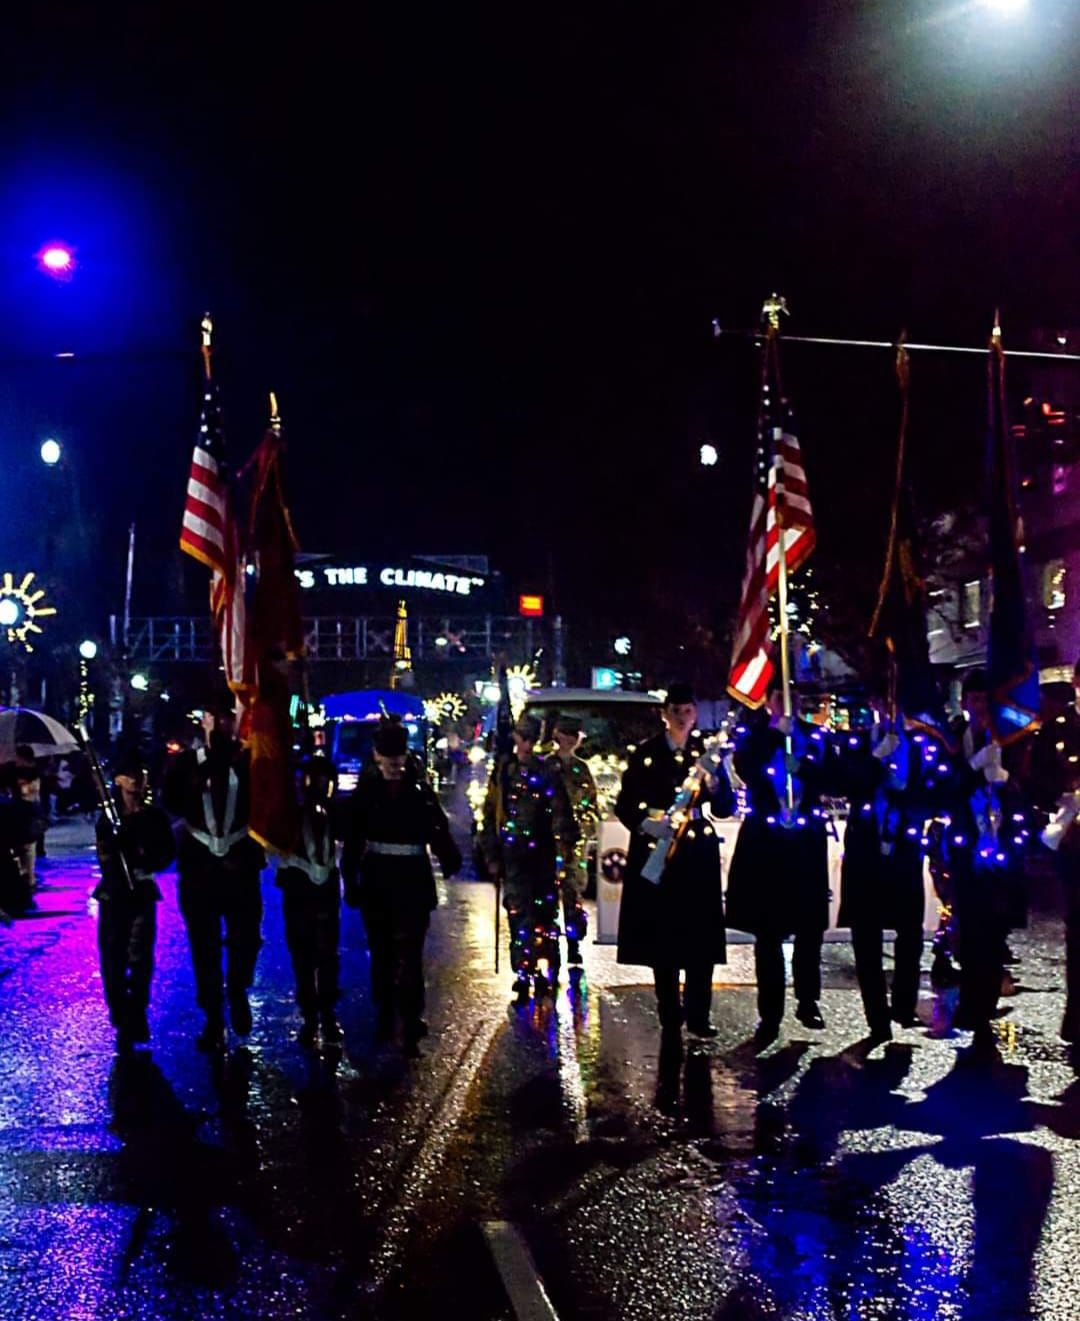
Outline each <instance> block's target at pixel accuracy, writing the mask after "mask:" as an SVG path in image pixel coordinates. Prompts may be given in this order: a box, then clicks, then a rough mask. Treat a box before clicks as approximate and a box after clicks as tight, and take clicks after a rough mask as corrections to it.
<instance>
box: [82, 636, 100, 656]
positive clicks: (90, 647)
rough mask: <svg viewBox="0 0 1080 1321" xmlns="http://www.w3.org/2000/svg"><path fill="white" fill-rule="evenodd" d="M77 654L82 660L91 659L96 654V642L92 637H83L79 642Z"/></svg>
mask: <svg viewBox="0 0 1080 1321" xmlns="http://www.w3.org/2000/svg"><path fill="white" fill-rule="evenodd" d="M79 655H80V656H81V657H82V658H83V660H88V661H89V660H93V659H94V657H95V656H96V655H97V643H96V642H95V641H94V639H93V638H83V640H82V641H81V642H80V643H79Z"/></svg>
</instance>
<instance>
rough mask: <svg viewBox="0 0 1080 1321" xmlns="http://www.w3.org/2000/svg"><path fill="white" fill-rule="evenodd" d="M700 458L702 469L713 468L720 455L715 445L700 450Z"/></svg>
mask: <svg viewBox="0 0 1080 1321" xmlns="http://www.w3.org/2000/svg"><path fill="white" fill-rule="evenodd" d="M698 457H699V458H700V459H701V464H702V467H704V468H712V467H714V466H715V464H716V461H717V459H719V457H720V454H719V452H718V450H717V448H716V446H715V445H702V447H701V449H700V450H698Z"/></svg>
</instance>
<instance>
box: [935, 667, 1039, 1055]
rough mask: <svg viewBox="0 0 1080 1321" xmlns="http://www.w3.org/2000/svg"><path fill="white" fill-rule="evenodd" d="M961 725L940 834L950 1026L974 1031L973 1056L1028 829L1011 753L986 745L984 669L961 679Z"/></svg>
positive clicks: (1001, 956) (995, 980)
mask: <svg viewBox="0 0 1080 1321" xmlns="http://www.w3.org/2000/svg"><path fill="white" fill-rule="evenodd" d="M963 704H964V713H965V716H966V723H965V724H964V725H962V726H961V727H960V729H959V730H958V731H957V733H958V743H959V747H958V751H957V753H956V755H955V756H954V757H953V758H952V760H951V776H950V781H949V787H948V790H947V793H948V798H947V804H948V813H949V822H950V824H949V827H948V829H947V830H946V832H945V846H946V849H947V850H948V864H949V870H950V872H951V874H952V880H953V885H954V887H955V895H956V900H955V912H954V923H955V932H956V953H957V956H958V958H959V960H960V999H959V1003H958V1004H957V1007H956V1013H955V1014H954V1015H953V1026H954V1027H957V1028H964V1029H968V1030H970V1031H972V1032H974V1034H975V1035H974V1042H973V1045H974V1047H975V1049H976V1050H977V1051H980V1052H988V1051H992V1050H993V1049H994V1035H993V1030H992V1026H991V1020H992V1019H993V1018H994V1017H995V1015H996V1011H997V1003H998V996H999V994H1000V993H1001V986H1002V976H1003V973H1004V970H1005V955H1006V941H1007V939H1008V934H1009V927H1010V924H1011V922H1012V915H1013V911H1014V909H1015V906H1016V899H1015V896H1016V892H1017V890H1018V889H1019V888H1022V885H1023V868H1024V856H1025V854H1026V851H1027V837H1028V832H1027V831H1026V829H1025V828H1024V826H1025V819H1026V818H1025V809H1024V801H1023V798H1022V795H1021V793H1020V789H1019V785H1018V782H1017V780H1016V779H1014V778H1013V776H1012V772H1011V770H1010V769H1009V765H1007V764H1006V763H1009V762H1011V760H1012V756H1011V754H1012V750H1011V749H1008V748H1006V749H1003V748H1002V747H1001V746H1000V745H999V744H997V743H995V742H994V740H993V736H992V732H991V728H990V698H989V691H988V686H987V676H986V672H985V671H984V670H971V671H970V672H969V673H968V674H967V675H966V676H965V678H964V684H963Z"/></svg>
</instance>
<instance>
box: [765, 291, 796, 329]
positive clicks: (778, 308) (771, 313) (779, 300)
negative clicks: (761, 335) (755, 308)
mask: <svg viewBox="0 0 1080 1321" xmlns="http://www.w3.org/2000/svg"><path fill="white" fill-rule="evenodd" d="M790 315H791V314H790V312H789V311H788V305H787V299H786V298H784V297H783V296H782V295H781V294H777V293H773V294H770V295H769V297H768V298H766V299H765V301H764V303H762V305H761V321H762V324H763V325H764V326H765V328H766V329H767V330H773V331H776V330H779V329H780V317H781V316H790Z"/></svg>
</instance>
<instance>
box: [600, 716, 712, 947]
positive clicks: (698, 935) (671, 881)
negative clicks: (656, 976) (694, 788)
mask: <svg viewBox="0 0 1080 1321" xmlns="http://www.w3.org/2000/svg"><path fill="white" fill-rule="evenodd" d="M700 756H701V737H700V735H698V734H696V733H695V734H693V735H691V737H690V739H689V740H688V742H687V747H686V751H685V752H678V753H676V752H673V751H672V749H671V747H670V745H669V744H668V741H667V736H666V735H664V734H659V735H657V736H656V737H655V738H651V739H649V740H648V741H647V742H646V743H643V744H642V745H641V747H640V748H638V750H637V751H636V752H635V753H634V754H633V755H632V756H631V758H630V763H629V765H628V766H627V768H626V773H625V774H624V775H623V780H622V787H621V788H620V790H619V796H618V798H617V799H616V802H615V815H616V816H617V817H618V818H619V820H620V821H621V822H622V823H623V825H624V826H625V827H626V828H627V830H629V831H630V852H629V855H628V858H627V866H626V872H625V876H624V880H623V893H622V904H621V906H620V909H619V949H618V959H619V962H620V963H634V964H642V965H645V966H648V967H653V968H657V967H678V968H686V967H688V966H691V965H699V964H703V963H723V962H724V961H725V959H726V958H727V938H726V933H725V930H724V900H723V889H722V883H721V875H720V848H719V842H718V840H717V837H716V833H715V831H713V830H712V828H711V827H709V826H708V823H707V822H705V821H704V820H701V819H699V820H696V821H694V822H693V823H692V824H691V826H690V828H689V830H688V831H687V833H686V835H685V836H684V837H683V840H682V842H681V844H680V845H679V849H678V851H677V852H676V854H675V857H674V858H673V859H672V860H671V862H670V863H669V864H668V866H667V867H666V868H665V870H664V874H663V876H662V877H661V878H660V884H659V885H653V884H652V882H651V881H647V880H644V879H643V878H642V875H641V869H642V867H643V866H644V865H645V861H646V859H647V858H648V856H649V853H650V848H649V843H650V840H649V837H648V836H646V835H643V834H641V833H640V830H639V827H640V826H641V823H642V821H643V820H644V819H645V817H646V816H647V815H648V814H649V811H650V809H659V810H660V811H665V812H666V811H667V809H668V808H669V807H670V806H671V804H672V802H673V800H674V798H675V795H676V793H677V792H678V790H679V787H680V785H681V784H682V783H683V781H684V780H685V779H686V776H687V774H688V772H689V771H690V770H691V769H692V767H693V766H694V764H695V763H696V762H697V760H698V758H699V757H700ZM704 801H706V802H708V803H709V805H710V808H711V810H712V812H713V814H714V815H715V816H722V817H723V816H730V815H731V814H732V812H733V811H734V806H735V805H734V795H733V794H732V792H731V787H730V785H729V784H728V782H727V780H726V778H725V777H724V776H723V775H721V776H720V778H719V781H718V784H717V789H716V792H715V793H714V794H711V795H708V796H707V797H706V798H705V799H704ZM691 832H693V833H692V834H691ZM707 832H708V833H707ZM657 847H660V848H662V847H663V845H662V844H661V845H658V846H657Z"/></svg>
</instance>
